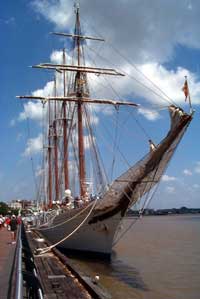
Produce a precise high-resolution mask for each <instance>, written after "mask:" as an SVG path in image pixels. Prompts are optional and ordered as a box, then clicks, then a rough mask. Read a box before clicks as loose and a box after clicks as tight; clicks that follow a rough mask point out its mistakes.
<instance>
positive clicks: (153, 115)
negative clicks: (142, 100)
mask: <svg viewBox="0 0 200 299" xmlns="http://www.w3.org/2000/svg"><path fill="white" fill-rule="evenodd" d="M138 113H139V114H142V115H143V116H144V117H145V118H147V119H148V120H151V121H154V120H157V119H158V118H159V117H160V115H159V113H158V112H157V111H155V110H151V109H146V108H139V109H138Z"/></svg>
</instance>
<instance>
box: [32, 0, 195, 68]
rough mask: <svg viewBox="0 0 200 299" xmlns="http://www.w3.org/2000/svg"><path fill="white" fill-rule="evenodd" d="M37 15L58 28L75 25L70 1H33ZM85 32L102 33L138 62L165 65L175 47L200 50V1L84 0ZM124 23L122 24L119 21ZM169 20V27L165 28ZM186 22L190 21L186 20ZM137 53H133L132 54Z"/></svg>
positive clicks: (81, 9) (83, 19) (81, 8)
mask: <svg viewBox="0 0 200 299" xmlns="http://www.w3.org/2000/svg"><path fill="white" fill-rule="evenodd" d="M32 4H33V7H34V9H35V10H36V11H37V13H38V14H40V15H42V16H43V17H44V18H45V19H47V20H48V21H50V22H52V23H53V24H54V25H55V26H56V27H58V28H59V29H62V30H63V29H66V28H68V27H70V28H71V27H72V28H73V25H74V11H73V10H74V9H73V2H72V1H71V0H58V1H54V0H49V1H47V0H46V1H43V0H34V1H32ZM80 12H81V17H82V18H81V20H82V23H83V25H84V26H83V27H84V29H85V30H86V31H87V32H88V34H89V33H92V32H91V31H92V28H93V27H95V29H96V31H98V32H99V31H101V34H102V35H103V36H105V38H106V39H107V40H109V41H111V42H112V44H114V45H115V47H116V48H118V49H122V50H123V52H124V53H125V52H126V53H127V56H128V57H132V56H133V55H134V60H135V61H143V62H146V61H155V60H156V61H159V62H165V61H166V60H169V58H170V57H172V55H173V53H174V49H175V46H176V45H184V46H187V47H192V48H199V47H200V41H199V30H198V28H199V26H198V24H199V12H200V3H199V2H198V1H193V2H191V3H190V2H189V1H176V2H174V1H171V0H170V1H162V4H161V2H160V1H157V0H152V1H151V3H150V2H149V1H131V0H126V1H124V0H118V1H116V0H109V5H108V1H107V0H101V1H91V0H84V2H83V1H82V2H81V7H80ZM119 19H120V20H123V22H119ZM166 20H167V26H166ZM186 20H187V21H186ZM133 53H134V54H133Z"/></svg>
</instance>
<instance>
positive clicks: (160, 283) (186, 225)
mask: <svg viewBox="0 0 200 299" xmlns="http://www.w3.org/2000/svg"><path fill="white" fill-rule="evenodd" d="M132 221H133V219H131V218H127V219H125V220H124V224H123V229H124V228H126V227H127V226H128V225H130V223H131V222H132ZM76 262H77V263H78V264H79V267H80V268H81V269H82V270H83V271H84V272H86V273H87V274H88V275H91V276H93V277H94V276H95V275H99V276H100V284H101V285H102V286H103V287H104V288H105V289H106V290H107V291H108V292H109V293H110V294H111V295H112V298H113V299H122V298H125V299H135V298H136V299H140V298H141V299H143V298H144V299H200V215H180V216H147V217H143V218H142V219H140V220H138V221H137V222H136V224H135V225H133V227H132V228H131V229H130V230H129V231H128V233H127V234H126V235H125V236H124V238H123V239H122V240H120V242H119V243H118V244H117V245H116V246H115V247H114V251H113V255H112V260H111V261H110V262H106V261H100V260H80V259H77V258H76Z"/></svg>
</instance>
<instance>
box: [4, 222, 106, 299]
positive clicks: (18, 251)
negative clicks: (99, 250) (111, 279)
mask: <svg viewBox="0 0 200 299" xmlns="http://www.w3.org/2000/svg"><path fill="white" fill-rule="evenodd" d="M0 234H1V235H0V238H1V242H0V254H1V255H0V286H1V289H0V298H1V299H4V298H7V299H14V298H17V299H23V298H34V299H35V298H36V299H37V298H38V299H43V298H45V299H59V298H60V299H64V298H66V299H109V298H111V297H110V295H109V294H108V293H107V292H106V290H104V288H103V287H102V286H100V285H99V282H97V281H95V280H94V278H91V277H89V276H88V275H86V274H85V273H81V271H80V270H79V269H78V268H77V265H75V264H74V263H73V262H72V261H71V260H70V259H69V258H67V257H66V256H65V255H63V254H62V253H61V252H60V251H59V250H58V249H56V248H53V249H52V250H51V251H47V252H45V253H44V254H40V253H39V254H38V248H41V249H42V250H43V249H44V250H46V249H47V248H48V246H50V245H51V244H50V243H49V242H48V241H47V240H45V239H44V238H43V237H42V236H41V235H40V234H39V233H38V232H37V231H34V230H25V228H24V226H23V224H22V225H20V226H19V230H18V238H17V243H16V245H15V244H11V240H10V232H9V231H7V230H6V228H3V229H2V230H1V231H0Z"/></svg>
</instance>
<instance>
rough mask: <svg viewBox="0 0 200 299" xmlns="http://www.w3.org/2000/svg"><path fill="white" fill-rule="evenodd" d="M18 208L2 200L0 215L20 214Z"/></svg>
mask: <svg viewBox="0 0 200 299" xmlns="http://www.w3.org/2000/svg"><path fill="white" fill-rule="evenodd" d="M18 211H19V210H18V209H13V208H10V207H9V206H8V205H7V204H6V203H5V202H2V201H1V202H0V215H3V216H6V215H13V214H14V215H16V216H17V215H18Z"/></svg>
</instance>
